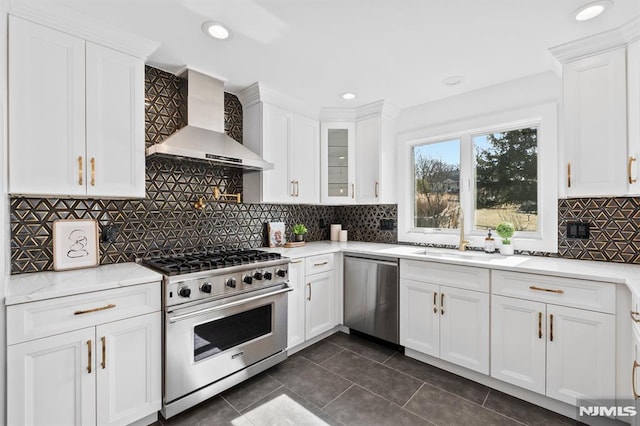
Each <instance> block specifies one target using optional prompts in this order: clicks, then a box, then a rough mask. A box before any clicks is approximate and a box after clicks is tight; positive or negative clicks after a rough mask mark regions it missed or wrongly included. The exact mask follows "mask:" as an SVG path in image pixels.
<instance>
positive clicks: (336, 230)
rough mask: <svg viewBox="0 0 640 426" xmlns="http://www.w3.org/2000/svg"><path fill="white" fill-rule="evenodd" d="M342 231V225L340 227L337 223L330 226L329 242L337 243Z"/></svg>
mask: <svg viewBox="0 0 640 426" xmlns="http://www.w3.org/2000/svg"><path fill="white" fill-rule="evenodd" d="M341 229H342V225H340V224H339V223H334V224H333V225H331V233H330V236H331V238H330V239H331V241H338V239H339V238H340V230H341Z"/></svg>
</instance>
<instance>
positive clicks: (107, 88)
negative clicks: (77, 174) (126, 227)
mask: <svg viewBox="0 0 640 426" xmlns="http://www.w3.org/2000/svg"><path fill="white" fill-rule="evenodd" d="M86 60H87V67H86V69H87V83H86V90H87V173H88V176H87V195H95V196H103V197H139V198H144V195H145V151H144V62H143V61H142V60H141V59H138V58H135V57H133V56H129V55H126V54H124V53H120V52H117V51H115V50H112V49H109V48H106V47H103V46H99V45H96V44H93V43H87V50H86Z"/></svg>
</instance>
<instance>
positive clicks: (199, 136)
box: [147, 70, 273, 170]
mask: <svg viewBox="0 0 640 426" xmlns="http://www.w3.org/2000/svg"><path fill="white" fill-rule="evenodd" d="M185 74H186V77H187V85H188V86H187V87H188V90H187V108H188V109H187V126H185V127H183V128H182V129H180V130H178V131H177V132H175V133H174V134H172V135H171V136H169V137H168V138H167V139H165V140H164V141H163V142H161V143H159V144H155V145H153V146H151V147H149V148H147V156H150V155H163V156H174V157H186V158H193V159H198V160H207V161H210V162H213V163H216V164H223V165H227V166H231V167H238V168H242V169H247V170H270V169H273V164H272V163H269V162H267V161H265V160H263V159H262V158H261V157H260V156H259V155H258V154H256V153H255V152H253V151H251V150H250V149H248V148H246V147H245V146H243V145H242V144H241V143H239V142H236V141H235V140H234V139H233V138H231V137H229V136H227V135H226V134H225V133H224V86H223V83H222V82H221V81H219V80H216V79H215V78H213V77H209V76H207V75H204V74H201V73H199V72H197V71H193V70H187V71H186V72H185Z"/></svg>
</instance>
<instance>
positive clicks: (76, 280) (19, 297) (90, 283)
mask: <svg viewBox="0 0 640 426" xmlns="http://www.w3.org/2000/svg"><path fill="white" fill-rule="evenodd" d="M161 280H162V275H161V274H159V273H157V272H154V271H152V270H150V269H147V268H145V267H144V266H141V265H138V264H136V263H116V264H113V265H103V266H98V267H95V268H86V269H76V270H72V271H60V272H54V271H47V272H35V273H32V274H20V275H11V276H10V277H9V282H8V284H7V293H6V297H5V305H7V306H8V305H15V304H17V303H25V302H33V301H36V300H44V299H51V298H54V297H62V296H70V295H74V294H80V293H89V292H92V291H100V290H109V289H112V288H117V287H125V286H130V285H137V284H144V283H150V282H154V281H157V282H158V291H161V290H160V284H159V283H160V281H161Z"/></svg>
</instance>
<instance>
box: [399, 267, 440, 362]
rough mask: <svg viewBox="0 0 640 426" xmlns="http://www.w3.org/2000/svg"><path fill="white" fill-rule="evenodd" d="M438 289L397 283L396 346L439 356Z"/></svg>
mask: <svg viewBox="0 0 640 426" xmlns="http://www.w3.org/2000/svg"><path fill="white" fill-rule="evenodd" d="M440 315H441V314H440V292H439V286H437V285H434V284H428V283H421V282H418V281H412V280H407V279H401V280H400V344H401V345H402V346H405V347H407V348H410V349H415V350H416V351H420V352H422V353H425V354H427V355H432V356H436V357H438V356H440V339H439V331H440Z"/></svg>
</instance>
